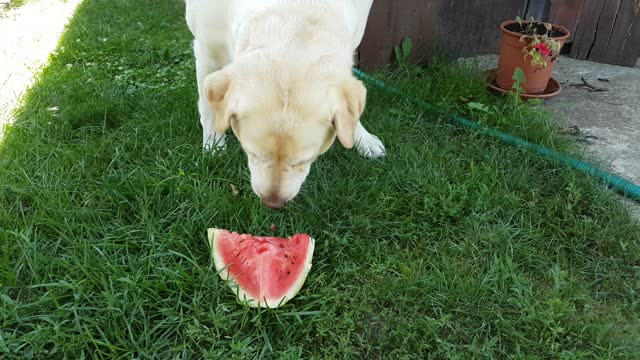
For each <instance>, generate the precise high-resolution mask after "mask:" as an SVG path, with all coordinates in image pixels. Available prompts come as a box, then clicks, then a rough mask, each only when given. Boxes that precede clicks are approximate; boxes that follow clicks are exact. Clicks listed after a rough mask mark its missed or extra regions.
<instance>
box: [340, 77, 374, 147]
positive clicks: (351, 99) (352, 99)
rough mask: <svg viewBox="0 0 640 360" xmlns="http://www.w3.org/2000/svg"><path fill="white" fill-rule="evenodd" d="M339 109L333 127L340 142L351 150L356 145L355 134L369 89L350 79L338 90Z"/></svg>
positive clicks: (358, 81) (354, 79)
mask: <svg viewBox="0 0 640 360" xmlns="http://www.w3.org/2000/svg"><path fill="white" fill-rule="evenodd" d="M337 95H338V96H337V99H336V100H337V107H336V110H335V112H334V114H333V126H334V127H335V129H336V134H337V135H338V140H339V141H340V143H342V145H343V146H344V147H345V148H347V149H351V148H352V147H353V145H354V141H355V140H354V134H355V130H356V126H357V125H358V121H360V115H362V113H363V112H364V108H365V105H366V101H367V88H365V87H364V85H363V84H362V82H361V81H360V80H357V79H356V78H353V77H352V78H349V80H348V81H346V82H345V83H343V84H342V85H341V86H340V87H339V88H338V93H337Z"/></svg>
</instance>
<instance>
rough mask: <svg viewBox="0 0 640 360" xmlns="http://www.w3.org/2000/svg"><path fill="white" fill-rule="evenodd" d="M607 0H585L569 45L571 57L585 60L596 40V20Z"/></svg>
mask: <svg viewBox="0 0 640 360" xmlns="http://www.w3.org/2000/svg"><path fill="white" fill-rule="evenodd" d="M606 1H607V0H585V1H584V4H583V5H582V8H581V9H580V13H579V14H578V24H577V26H576V30H575V31H576V34H575V36H574V38H573V45H572V47H571V57H573V58H576V59H581V60H586V59H587V58H588V57H589V52H590V51H591V47H592V45H593V43H594V42H595V40H596V32H597V29H598V20H599V19H600V17H601V16H602V13H603V12H604V9H605V6H604V5H605V3H606Z"/></svg>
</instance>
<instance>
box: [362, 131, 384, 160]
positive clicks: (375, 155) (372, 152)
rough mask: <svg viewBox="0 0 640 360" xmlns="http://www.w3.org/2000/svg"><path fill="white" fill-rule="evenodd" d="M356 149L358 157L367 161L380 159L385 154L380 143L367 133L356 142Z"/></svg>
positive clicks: (375, 137) (376, 138)
mask: <svg viewBox="0 0 640 360" xmlns="http://www.w3.org/2000/svg"><path fill="white" fill-rule="evenodd" d="M356 149H357V150H358V153H359V154H360V155H362V156H364V157H366V158H368V159H380V158H383V157H384V156H385V154H386V151H385V148H384V144H383V143H382V141H381V140H380V139H378V137H377V136H375V135H372V134H369V133H367V134H366V135H363V136H362V137H360V139H357V140H356Z"/></svg>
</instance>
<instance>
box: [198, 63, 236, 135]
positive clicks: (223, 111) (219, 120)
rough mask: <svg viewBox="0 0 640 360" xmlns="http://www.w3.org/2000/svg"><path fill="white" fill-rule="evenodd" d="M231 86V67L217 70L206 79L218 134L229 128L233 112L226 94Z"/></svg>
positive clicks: (208, 98)
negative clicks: (229, 107)
mask: <svg viewBox="0 0 640 360" xmlns="http://www.w3.org/2000/svg"><path fill="white" fill-rule="evenodd" d="M230 86H231V72H230V71H229V69H222V70H219V71H216V72H214V73H212V74H209V75H208V76H207V77H206V78H205V79H204V92H205V95H206V96H207V100H209V105H210V106H211V107H212V108H213V111H214V113H215V115H216V118H215V123H214V127H215V130H216V132H217V133H218V134H222V133H224V132H225V131H227V129H228V128H229V121H230V117H231V114H230V113H229V111H228V108H227V99H226V95H227V92H228V91H229V87H230Z"/></svg>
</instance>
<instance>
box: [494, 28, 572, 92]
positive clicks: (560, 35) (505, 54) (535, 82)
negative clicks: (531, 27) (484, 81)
mask: <svg viewBox="0 0 640 360" xmlns="http://www.w3.org/2000/svg"><path fill="white" fill-rule="evenodd" d="M527 23H528V22H526V21H523V24H525V25H526V24H527ZM519 26H520V25H518V23H517V22H516V21H513V20H511V21H505V22H504V23H502V25H500V29H502V41H501V44H500V60H499V62H498V71H497V79H496V82H497V84H498V86H499V87H500V88H502V89H505V90H509V89H511V88H512V86H513V83H514V80H513V73H514V71H515V70H516V68H517V67H519V68H521V69H522V71H524V74H525V76H526V79H527V81H526V82H525V83H522V84H521V86H522V87H523V88H524V90H525V92H526V93H527V94H541V93H543V92H544V90H545V89H546V88H547V84H548V83H549V79H551V74H552V73H553V68H554V67H555V65H556V61H557V59H558V54H554V55H553V57H551V56H549V55H544V57H543V59H544V60H545V61H546V62H547V67H546V68H545V67H542V66H535V67H534V66H532V65H531V57H526V58H525V54H524V53H523V52H522V49H524V48H525V47H527V46H529V45H531V39H530V38H529V39H527V37H525V38H524V41H520V39H521V38H522V34H518V33H517V32H515V31H511V30H509V29H513V28H514V27H518V28H519ZM569 35H570V33H569V30H567V29H566V28H564V27H562V26H558V25H553V30H552V37H553V39H554V40H556V41H558V42H560V44H561V45H564V43H565V42H566V41H567V39H568V38H569Z"/></svg>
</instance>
